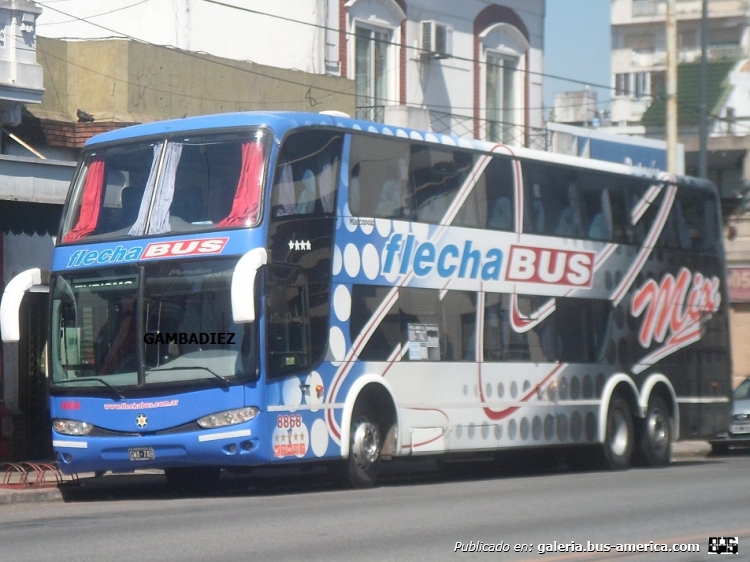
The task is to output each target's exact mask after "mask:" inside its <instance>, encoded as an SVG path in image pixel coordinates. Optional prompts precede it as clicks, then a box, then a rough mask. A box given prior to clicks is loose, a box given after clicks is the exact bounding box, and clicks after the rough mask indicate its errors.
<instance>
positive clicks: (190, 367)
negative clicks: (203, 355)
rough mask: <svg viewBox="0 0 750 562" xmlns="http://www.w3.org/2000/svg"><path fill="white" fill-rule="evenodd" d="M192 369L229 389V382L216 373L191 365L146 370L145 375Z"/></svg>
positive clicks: (206, 368)
mask: <svg viewBox="0 0 750 562" xmlns="http://www.w3.org/2000/svg"><path fill="white" fill-rule="evenodd" d="M192 369H200V370H202V371H206V372H207V373H208V374H209V375H211V376H212V377H214V378H215V379H216V380H218V381H221V385H222V386H224V387H226V388H229V386H230V385H229V381H228V380H227V379H225V378H224V377H222V376H221V375H220V374H218V373H214V372H213V371H212V370H211V369H209V368H208V367H203V366H200V365H193V366H187V365H186V366H184V367H164V368H158V369H146V374H147V375H149V374H151V373H162V372H164V371H190V370H192Z"/></svg>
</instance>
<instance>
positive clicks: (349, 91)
mask: <svg viewBox="0 0 750 562" xmlns="http://www.w3.org/2000/svg"><path fill="white" fill-rule="evenodd" d="M204 1H206V2H210V3H214V4H219V5H223V6H228V7H234V8H237V9H240V10H242V11H249V12H251V13H256V12H257V13H259V14H260V15H268V16H269V17H276V16H273V15H272V14H265V13H263V12H258V11H257V10H249V9H247V10H245V9H243V8H238V7H235V6H231V5H228V4H223V3H221V2H216V1H215V0H204ZM39 4H40V5H42V6H43V7H45V8H49V9H50V10H52V11H55V12H58V13H60V14H62V15H64V16H67V17H71V18H74V19H75V20H77V21H81V22H84V23H87V24H89V25H92V26H94V27H98V28H100V29H103V30H105V31H107V32H109V33H112V34H114V35H115V36H120V37H124V38H126V39H130V40H132V41H135V42H137V43H141V44H145V45H151V46H156V47H163V48H168V47H165V46H163V45H157V44H155V43H152V42H149V41H145V40H143V39H139V38H137V37H134V36H131V35H128V34H127V33H123V32H121V31H117V30H115V29H112V28H109V27H107V26H104V25H101V24H99V23H95V22H91V21H88V20H86V19H85V18H81V17H78V16H75V15H73V14H69V13H67V12H64V11H62V10H59V9H57V8H52V7H49V6H46V3H43V2H39ZM278 17H279V18H281V19H284V20H289V21H291V22H294V23H299V24H303V25H308V26H311V27H318V28H321V27H322V28H324V29H332V28H327V27H325V26H320V25H318V24H311V23H308V22H302V21H299V20H294V19H291V18H285V17H283V16H278ZM348 35H354V34H352V33H348ZM389 44H391V45H397V46H398V45H400V44H398V43H389ZM174 50H175V52H178V53H181V54H182V55H184V56H188V57H191V58H195V59H198V60H201V61H204V62H209V63H213V64H217V65H220V66H224V67H226V68H231V69H232V70H236V71H240V72H246V73H250V74H253V75H256V76H263V77H265V78H268V79H272V80H278V81H281V82H285V83H288V84H292V85H295V86H300V87H304V88H306V92H310V88H313V89H314V90H317V91H322V92H326V93H327V94H328V95H327V96H324V97H323V98H321V99H324V98H326V97H330V96H332V95H344V96H348V97H355V98H356V97H357V94H356V92H354V91H353V90H354V89H355V88H356V85H352V86H351V87H350V88H347V89H346V90H333V89H330V88H325V87H323V86H313V85H312V84H310V83H307V82H299V81H295V80H291V79H286V78H281V77H278V76H272V75H269V74H266V73H264V72H260V71H254V70H251V69H248V68H241V67H239V66H236V64H230V63H224V62H222V61H219V60H212V59H208V58H206V57H204V56H202V55H201V54H199V53H193V52H190V51H185V50H182V49H174ZM419 51H420V52H424V51H423V50H422V49H419ZM44 54H45V55H46V56H49V57H52V58H56V59H58V60H61V61H65V59H61V58H60V57H56V56H54V55H52V54H51V53H44ZM459 58H460V57H459ZM461 60H465V61H470V62H471V61H473V59H468V58H463V59H461ZM67 62H68V64H71V65H72V66H76V67H78V68H82V69H84V70H88V71H90V72H93V73H96V74H98V75H101V76H105V77H107V78H111V79H113V80H117V81H119V82H124V83H127V84H129V85H134V86H138V87H142V88H146V89H149V90H152V91H156V92H160V93H168V94H171V95H175V94H177V95H180V96H183V97H186V98H190V99H206V100H208V101H215V102H220V103H221V102H223V103H256V104H262V105H273V104H281V103H285V104H296V103H304V100H302V99H300V100H292V101H288V102H261V101H257V102H253V101H249V100H246V99H242V100H229V99H217V98H205V97H200V98H199V97H196V96H191V95H188V94H184V93H181V92H174V91H171V90H163V89H160V88H155V87H152V86H144V85H142V84H140V83H135V84H134V83H132V82H130V81H128V80H123V79H120V78H116V77H114V76H110V75H108V74H106V73H103V72H100V71H97V70H93V69H90V68H86V67H84V66H82V65H78V64H75V63H72V62H70V61H67ZM238 62H242V61H238ZM395 70H396V69H394V68H389V69H388V72H389V73H391V72H394V71H395ZM549 76H551V75H549ZM582 83H583V82H582ZM377 99H378V101H381V102H383V103H384V104H385V103H397V101H398V100H395V99H391V98H377ZM602 103H607V101H602V102H597V104H602ZM407 105H410V106H411V107H420V106H418V105H416V104H407ZM429 105H430V107H431V108H433V109H435V110H441V109H451V110H472V109H473V106H453V105H437V104H429ZM524 107H525V106H521V107H508V109H509V110H518V109H524ZM544 107H545V106H544V105H542V106H541V107H531V108H528V109H529V110H532V111H534V110H543V109H544ZM561 107H563V108H564V107H566V106H561ZM571 107H575V106H574V105H572V106H571ZM484 109H486V108H481V107H480V108H479V110H480V111H483V110H484ZM472 119H473V117H472Z"/></svg>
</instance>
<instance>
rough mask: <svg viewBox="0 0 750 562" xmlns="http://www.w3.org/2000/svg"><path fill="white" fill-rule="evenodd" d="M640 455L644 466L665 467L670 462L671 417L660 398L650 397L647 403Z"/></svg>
mask: <svg viewBox="0 0 750 562" xmlns="http://www.w3.org/2000/svg"><path fill="white" fill-rule="evenodd" d="M640 453H641V456H642V457H643V461H644V462H645V463H646V466H666V465H668V464H669V462H670V460H672V417H671V416H670V415H669V409H668V408H667V404H666V402H665V401H664V399H663V398H662V397H661V396H652V397H651V399H650V400H649V401H648V411H647V412H646V418H645V419H644V420H643V431H641V435H640Z"/></svg>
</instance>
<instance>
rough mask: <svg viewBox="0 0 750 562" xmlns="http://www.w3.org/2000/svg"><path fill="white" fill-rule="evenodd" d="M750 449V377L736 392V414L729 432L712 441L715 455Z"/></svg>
mask: <svg viewBox="0 0 750 562" xmlns="http://www.w3.org/2000/svg"><path fill="white" fill-rule="evenodd" d="M734 446H740V447H750V377H747V378H746V379H745V380H744V381H742V382H741V383H740V385H739V386H738V387H737V388H736V389H735V390H734V412H733V415H732V423H731V424H730V426H729V431H728V432H726V433H724V434H723V435H720V436H717V438H716V439H714V440H712V441H711V448H712V449H713V452H714V453H717V454H720V453H726V452H727V451H728V450H729V447H734Z"/></svg>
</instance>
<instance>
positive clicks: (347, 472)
mask: <svg viewBox="0 0 750 562" xmlns="http://www.w3.org/2000/svg"><path fill="white" fill-rule="evenodd" d="M382 448H383V431H382V429H381V427H380V424H379V423H378V418H377V416H376V413H375V409H374V408H373V406H372V404H371V403H370V402H368V401H364V400H358V401H357V403H356V404H355V405H354V410H353V411H352V423H351V431H350V432H349V457H348V458H347V459H346V463H345V465H344V467H343V469H344V477H345V478H344V484H348V485H350V486H351V487H353V488H370V487H372V486H374V485H375V484H376V483H377V479H378V473H379V471H380V452H381V449H382Z"/></svg>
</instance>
